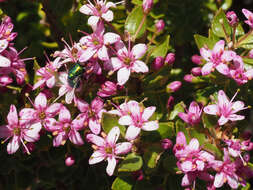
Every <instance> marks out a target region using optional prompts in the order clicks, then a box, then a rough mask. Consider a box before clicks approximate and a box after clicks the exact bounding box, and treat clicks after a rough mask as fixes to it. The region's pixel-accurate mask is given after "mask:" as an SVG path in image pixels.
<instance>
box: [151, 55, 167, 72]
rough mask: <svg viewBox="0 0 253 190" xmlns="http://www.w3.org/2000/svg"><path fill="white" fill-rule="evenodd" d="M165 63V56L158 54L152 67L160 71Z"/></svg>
mask: <svg viewBox="0 0 253 190" xmlns="http://www.w3.org/2000/svg"><path fill="white" fill-rule="evenodd" d="M163 65H164V58H163V57H161V56H158V57H156V58H155V60H154V61H153V63H152V67H153V69H154V70H156V71H158V70H159V69H161V68H162V67H163Z"/></svg>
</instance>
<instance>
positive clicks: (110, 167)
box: [106, 157, 117, 176]
mask: <svg viewBox="0 0 253 190" xmlns="http://www.w3.org/2000/svg"><path fill="white" fill-rule="evenodd" d="M107 161H108V165H107V167H106V173H107V174H108V175H109V176H112V175H113V172H114V170H115V167H116V164H117V161H116V159H115V158H114V157H108V158H107Z"/></svg>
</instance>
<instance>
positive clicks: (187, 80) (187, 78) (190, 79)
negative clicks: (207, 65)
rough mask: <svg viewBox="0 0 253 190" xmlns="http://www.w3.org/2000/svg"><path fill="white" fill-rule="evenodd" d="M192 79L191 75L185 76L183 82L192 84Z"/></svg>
mask: <svg viewBox="0 0 253 190" xmlns="http://www.w3.org/2000/svg"><path fill="white" fill-rule="evenodd" d="M193 79H194V76H192V75H191V74H187V75H185V76H184V80H185V81H186V82H192V81H193Z"/></svg>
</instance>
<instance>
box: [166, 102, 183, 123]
mask: <svg viewBox="0 0 253 190" xmlns="http://www.w3.org/2000/svg"><path fill="white" fill-rule="evenodd" d="M182 103H183V102H179V103H178V104H176V105H175V106H174V108H173V110H172V111H171V112H170V116H169V120H173V119H175V118H176V116H177V115H178V113H179V112H184V108H183V106H182Z"/></svg>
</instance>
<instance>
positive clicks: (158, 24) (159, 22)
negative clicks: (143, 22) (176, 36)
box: [155, 19, 165, 33]
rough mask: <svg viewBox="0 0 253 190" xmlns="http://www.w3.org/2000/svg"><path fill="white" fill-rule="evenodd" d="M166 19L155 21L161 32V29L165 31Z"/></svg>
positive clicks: (157, 29)
mask: <svg viewBox="0 0 253 190" xmlns="http://www.w3.org/2000/svg"><path fill="white" fill-rule="evenodd" d="M164 26H165V24H164V21H163V20H162V19H160V20H158V21H157V22H156V23H155V28H156V31H157V32H158V33H159V32H161V31H163V29H164Z"/></svg>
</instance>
